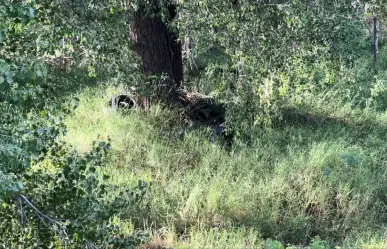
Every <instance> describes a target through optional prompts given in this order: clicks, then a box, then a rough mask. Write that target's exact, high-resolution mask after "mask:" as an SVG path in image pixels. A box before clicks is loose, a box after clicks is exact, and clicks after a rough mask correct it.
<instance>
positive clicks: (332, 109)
mask: <svg viewBox="0 0 387 249" xmlns="http://www.w3.org/2000/svg"><path fill="white" fill-rule="evenodd" d="M121 90H122V89H120V88H119V87H112V86H110V87H106V86H103V87H99V88H89V89H86V90H84V91H83V92H81V93H79V96H78V97H79V98H80V106H79V108H78V109H77V110H76V111H75V112H74V114H72V115H71V116H68V117H67V120H66V124H67V127H68V133H67V136H66V137H63V140H65V141H66V142H68V143H69V144H71V145H72V146H74V148H75V149H77V150H78V151H79V152H80V153H84V152H86V151H88V150H90V148H91V146H92V142H93V141H94V140H98V139H107V138H108V137H110V138H111V140H112V150H111V153H110V157H109V161H108V162H107V164H108V165H107V167H106V169H105V170H104V171H105V172H104V173H107V174H109V175H110V176H111V178H110V180H111V181H114V182H115V183H117V184H118V185H119V186H120V187H121V188H133V187H134V186H136V184H137V182H138V180H139V179H141V180H144V181H147V182H149V183H151V186H150V188H149V189H148V192H147V194H146V196H145V198H144V199H143V200H142V201H141V202H140V203H139V204H138V205H134V206H132V207H127V209H125V210H120V213H121V220H122V222H123V224H126V225H127V226H128V227H130V229H146V230H149V231H151V233H152V234H154V238H156V237H157V238H159V240H161V241H162V243H163V244H164V245H166V246H171V247H173V248H230V249H231V248H284V247H283V245H289V244H292V245H295V246H297V248H298V247H305V248H306V247H308V246H309V247H308V248H311V249H317V248H335V246H342V248H387V244H386V242H385V237H384V231H385V229H384V228H383V227H384V224H385V223H386V222H387V206H386V204H387V167H386V166H387V165H386V164H387V151H386V148H387V147H386V146H385V141H386V138H387V135H386V134H387V133H386V131H387V128H386V125H385V124H387V115H386V114H385V113H376V112H373V111H372V110H368V109H367V110H362V111H361V110H356V109H353V108H352V107H351V105H349V104H345V103H342V104H333V103H335V102H332V100H329V99H326V98H325V99H324V98H313V97H310V98H304V100H303V101H302V103H298V104H295V103H297V101H296V100H294V102H292V103H291V104H289V105H290V106H292V107H295V108H298V109H299V108H301V109H302V115H304V116H305V115H306V116H307V117H308V118H310V119H313V120H317V121H313V122H312V123H303V122H297V120H294V122H286V123H284V124H283V125H280V126H278V127H274V128H271V129H265V130H257V131H256V132H255V133H254V134H253V135H254V136H253V137H254V141H253V143H252V145H249V146H247V145H245V144H244V143H243V141H238V142H237V144H236V145H235V147H234V150H233V151H232V152H231V153H228V152H227V151H225V150H224V149H223V148H222V146H220V144H210V143H209V142H208V139H209V136H210V130H209V129H205V128H201V129H190V128H187V127H185V126H183V125H182V124H181V122H179V120H180V119H179V115H178V114H177V112H176V111H171V110H165V109H162V108H161V107H160V106H153V107H152V108H151V110H150V111H148V112H141V111H131V112H127V113H121V112H113V111H110V110H109V109H107V108H106V107H104V104H105V103H106V101H107V100H108V97H110V96H112V95H113V94H114V93H118V92H120V91H121ZM315 99H322V100H321V101H320V100H319V101H317V100H315ZM128 229H129V228H128ZM317 238H321V240H319V239H317ZM278 241H280V242H278ZM294 248H295V247H294Z"/></svg>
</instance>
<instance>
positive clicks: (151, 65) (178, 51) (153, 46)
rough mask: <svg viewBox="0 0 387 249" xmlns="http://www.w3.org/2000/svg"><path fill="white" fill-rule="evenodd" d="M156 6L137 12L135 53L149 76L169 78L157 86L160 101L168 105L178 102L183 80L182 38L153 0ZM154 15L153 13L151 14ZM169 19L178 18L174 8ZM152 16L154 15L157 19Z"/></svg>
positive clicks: (133, 36) (133, 30) (133, 29)
mask: <svg viewBox="0 0 387 249" xmlns="http://www.w3.org/2000/svg"><path fill="white" fill-rule="evenodd" d="M151 2H152V5H153V7H152V8H150V7H147V9H146V7H145V6H140V8H139V9H138V11H136V12H135V13H134V16H133V19H134V20H133V22H132V25H131V27H130V37H131V40H132V42H133V45H134V50H135V52H137V53H138V55H139V56H140V58H141V60H142V70H143V72H144V73H145V74H146V75H154V76H161V75H166V76H167V79H165V80H161V84H160V83H157V86H156V89H157V92H158V98H160V100H162V101H166V102H169V103H171V102H175V101H176V100H177V98H178V96H177V92H176V90H177V89H178V88H179V87H180V86H181V83H182V81H183V60H182V46H181V43H180V42H179V41H178V40H177V38H178V36H177V34H175V33H174V32H172V31H171V30H169V29H168V26H167V23H165V22H163V21H162V20H161V18H160V17H159V16H160V15H157V14H158V12H159V11H160V8H159V7H158V4H157V1H156V0H153V1H151ZM150 12H151V13H150ZM168 12H169V17H170V18H169V20H168V21H171V20H172V19H173V18H174V17H175V16H176V8H175V6H174V5H171V4H170V6H168ZM150 14H154V15H153V17H152V16H151V15H150Z"/></svg>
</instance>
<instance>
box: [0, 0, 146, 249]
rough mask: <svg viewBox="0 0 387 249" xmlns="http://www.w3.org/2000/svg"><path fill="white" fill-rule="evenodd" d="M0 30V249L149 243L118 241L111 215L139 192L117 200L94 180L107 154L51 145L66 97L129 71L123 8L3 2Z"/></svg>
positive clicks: (68, 107)
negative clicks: (91, 83)
mask: <svg viewBox="0 0 387 249" xmlns="http://www.w3.org/2000/svg"><path fill="white" fill-rule="evenodd" d="M0 20H1V22H0V58H1V59H0V117H1V119H0V130H1V132H0V136H1V139H0V141H1V142H0V201H1V205H2V206H1V209H0V212H1V216H2V217H4V219H2V221H1V224H0V230H1V231H2V234H3V236H2V238H1V242H2V243H1V244H2V245H4V246H6V247H9V248H14V247H23V248H36V247H45V248H46V247H60V246H62V245H65V244H67V245H70V247H75V248H76V247H80V246H82V245H87V246H89V247H91V246H94V247H97V246H101V247H104V248H105V247H106V248H107V247H108V246H110V247H111V246H114V247H115V248H117V247H121V248H132V247H135V246H136V245H137V244H138V243H139V242H141V240H142V238H146V236H145V237H142V235H138V236H137V235H135V236H131V235H129V234H126V235H125V234H123V232H122V231H121V230H120V228H119V227H120V222H119V213H117V212H115V211H116V210H115V208H117V207H119V205H129V204H130V203H132V202H134V201H135V200H134V199H136V198H135V193H137V192H138V193H139V194H141V193H143V191H144V188H145V187H146V185H144V183H143V182H141V183H140V185H139V190H138V191H137V192H136V191H134V192H130V191H129V192H130V193H129V192H128V191H127V192H125V191H124V192H121V195H119V193H118V194H117V196H116V197H115V199H114V198H113V197H112V196H111V195H108V194H107V193H108V192H107V191H113V190H114V184H112V185H111V186H110V185H109V186H105V185H104V183H103V182H104V181H106V179H97V178H98V177H99V174H98V170H96V169H97V168H98V167H100V166H101V165H102V164H103V161H102V157H103V155H104V151H105V150H106V149H107V146H108V145H107V144H100V145H98V146H96V147H95V149H94V150H93V152H90V153H89V154H87V155H84V156H79V155H78V154H77V153H76V152H74V151H72V150H71V149H68V148H66V147H65V146H64V145H62V144H59V143H58V142H57V141H56V140H57V137H58V136H59V135H64V134H65V131H66V129H65V127H64V125H63V122H62V119H63V115H65V114H68V113H70V112H71V111H72V110H73V109H74V107H76V106H74V104H76V100H71V102H70V103H62V101H63V99H65V98H67V96H66V92H68V91H73V90H74V89H75V88H74V87H77V88H81V87H85V86H86V83H89V82H96V81H97V77H99V78H101V79H102V77H116V78H124V76H125V75H128V72H132V71H133V70H136V67H137V65H136V62H135V59H134V58H133V56H132V53H131V52H130V50H129V44H128V42H127V39H126V32H123V30H125V31H126V29H125V25H126V22H127V17H126V15H125V13H124V12H123V10H122V7H121V2H114V1H110V2H109V3H106V1H99V2H96V1H88V2H84V1H82V2H80V1H77V2H74V1H45V0H36V1H35V0H32V1H12V0H2V1H1V2H0ZM118 51H120V52H123V53H122V54H118ZM128 60H132V61H133V63H129V64H128V63H127V62H128ZM135 77H136V76H135V74H133V75H132V78H133V79H134V78H135ZM80 82H82V83H83V84H84V85H83V86H82V84H80ZM42 165H44V167H43V168H42V169H39V170H36V168H37V167H39V166H42ZM31 166H32V167H31ZM45 167H47V168H45ZM128 195H133V198H134V199H133V198H129V197H128ZM108 197H111V198H113V199H109V198H108ZM130 199H132V202H130ZM54 217H55V218H54ZM56 217H59V218H56ZM20 221H21V222H20Z"/></svg>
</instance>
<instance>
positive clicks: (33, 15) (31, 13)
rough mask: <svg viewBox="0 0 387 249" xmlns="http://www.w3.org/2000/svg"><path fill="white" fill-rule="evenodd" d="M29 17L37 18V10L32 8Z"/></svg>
mask: <svg viewBox="0 0 387 249" xmlns="http://www.w3.org/2000/svg"><path fill="white" fill-rule="evenodd" d="M29 16H30V17H31V18H34V17H35V9H34V8H32V7H30V9H29Z"/></svg>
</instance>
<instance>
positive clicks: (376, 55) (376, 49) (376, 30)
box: [373, 16, 380, 71]
mask: <svg viewBox="0 0 387 249" xmlns="http://www.w3.org/2000/svg"><path fill="white" fill-rule="evenodd" d="M379 32H380V29H379V20H378V18H377V17H376V16H375V17H374V44H373V45H374V64H375V71H377V70H378V62H379Z"/></svg>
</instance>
